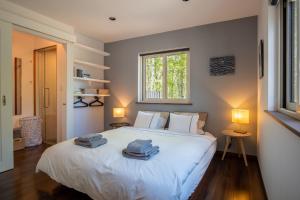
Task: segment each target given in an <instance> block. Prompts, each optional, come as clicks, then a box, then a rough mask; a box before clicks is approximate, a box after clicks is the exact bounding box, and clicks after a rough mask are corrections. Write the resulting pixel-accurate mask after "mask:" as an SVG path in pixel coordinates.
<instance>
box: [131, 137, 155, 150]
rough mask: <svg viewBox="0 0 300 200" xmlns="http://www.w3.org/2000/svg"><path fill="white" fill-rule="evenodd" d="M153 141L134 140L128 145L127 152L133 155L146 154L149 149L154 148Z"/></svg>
mask: <svg viewBox="0 0 300 200" xmlns="http://www.w3.org/2000/svg"><path fill="white" fill-rule="evenodd" d="M151 143H152V140H139V139H137V140H134V141H133V142H130V143H129V144H128V145H127V151H128V152H133V153H145V152H146V151H147V149H149V148H152V144H151Z"/></svg>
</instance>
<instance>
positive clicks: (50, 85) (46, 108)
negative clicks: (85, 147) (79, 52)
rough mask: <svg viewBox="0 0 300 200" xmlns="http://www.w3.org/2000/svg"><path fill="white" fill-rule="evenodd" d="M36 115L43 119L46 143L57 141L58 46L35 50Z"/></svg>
mask: <svg viewBox="0 0 300 200" xmlns="http://www.w3.org/2000/svg"><path fill="white" fill-rule="evenodd" d="M34 65H35V66H34V72H35V73H34V74H35V86H34V87H35V99H34V101H35V107H34V115H36V116H39V117H40V118H41V121H42V138H43V142H44V143H46V144H55V143H57V49H56V46H50V47H45V48H42V49H37V50H34Z"/></svg>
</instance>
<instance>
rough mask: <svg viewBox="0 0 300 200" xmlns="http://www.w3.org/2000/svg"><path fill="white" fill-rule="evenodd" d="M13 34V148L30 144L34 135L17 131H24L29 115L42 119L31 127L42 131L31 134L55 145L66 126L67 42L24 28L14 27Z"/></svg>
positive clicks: (20, 147)
mask: <svg viewBox="0 0 300 200" xmlns="http://www.w3.org/2000/svg"><path fill="white" fill-rule="evenodd" d="M12 36H13V37H12V38H13V42H12V58H13V59H12V60H13V61H14V67H13V71H14V79H15V80H14V81H13V82H14V92H13V96H14V98H13V99H14V102H13V103H14V106H13V108H14V116H13V122H14V123H13V124H14V127H13V128H14V131H13V132H14V133H13V135H14V150H19V149H22V148H26V147H27V146H28V145H29V142H28V138H29V137H31V135H30V136H28V135H27V136H24V134H20V133H19V134H17V132H18V131H19V132H20V130H22V127H21V124H20V122H21V121H22V120H23V122H24V119H27V118H28V117H29V118H34V119H36V120H39V121H40V122H39V123H38V125H36V124H35V125H34V126H35V127H29V128H30V130H40V131H39V134H38V133H37V132H38V131H37V132H35V133H32V134H34V135H32V137H35V138H42V139H36V141H42V142H43V143H46V144H49V145H53V144H56V143H57V142H60V141H62V140H63V138H64V136H63V133H64V132H65V126H66V118H65V117H66V115H65V112H66V106H65V105H66V103H65V102H66V89H65V87H64V86H65V85H66V78H65V76H66V53H65V48H64V45H63V44H61V43H59V42H56V41H53V40H50V39H47V38H44V37H41V36H38V35H34V34H31V33H28V32H24V31H17V30H13V33H12ZM28 123H30V122H28ZM31 124H33V123H31ZM25 126H26V125H25ZM36 127H38V128H36ZM37 135H38V136H37ZM32 140H34V138H32ZM36 143H37V144H40V142H36ZM34 144H35V142H34V141H33V144H32V145H34Z"/></svg>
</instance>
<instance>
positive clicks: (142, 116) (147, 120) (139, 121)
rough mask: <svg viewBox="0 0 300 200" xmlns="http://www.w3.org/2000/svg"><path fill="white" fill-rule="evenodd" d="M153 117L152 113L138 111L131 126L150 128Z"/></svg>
mask: <svg viewBox="0 0 300 200" xmlns="http://www.w3.org/2000/svg"><path fill="white" fill-rule="evenodd" d="M153 117H154V114H153V113H146V112H142V111H139V112H138V114H137V117H136V119H135V122H134V125H133V127H135V128H150V125H151V122H152V119H153Z"/></svg>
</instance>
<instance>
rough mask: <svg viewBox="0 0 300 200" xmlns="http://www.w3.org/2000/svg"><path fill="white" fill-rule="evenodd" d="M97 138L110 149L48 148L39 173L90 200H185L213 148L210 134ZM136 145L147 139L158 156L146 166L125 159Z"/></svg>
mask: <svg viewBox="0 0 300 200" xmlns="http://www.w3.org/2000/svg"><path fill="white" fill-rule="evenodd" d="M101 134H102V135H103V136H104V137H106V138H107V139H108V143H107V144H105V145H103V146H101V147H98V148H95V149H89V148H84V147H80V146H77V145H74V139H71V140H68V141H65V142H62V143H59V144H56V145H54V146H52V147H50V148H48V149H47V150H46V151H45V152H44V153H43V155H42V156H41V158H40V160H39V162H38V164H37V168H36V169H37V171H43V172H45V173H46V174H48V175H49V176H50V177H51V178H52V179H54V180H55V181H57V182H59V183H61V184H63V185H66V186H67V187H70V188H74V189H76V190H78V191H80V192H83V193H86V194H88V195H89V196H90V197H91V198H93V199H151V200H155V199H166V200H167V199H187V198H188V197H189V196H190V195H191V193H192V192H193V190H194V189H195V187H196V186H197V184H198V183H199V182H200V179H201V177H202V175H203V174H204V172H205V170H206V168H207V166H208V165H209V162H210V160H211V157H212V155H213V153H214V152H215V144H216V138H215V137H213V136H212V135H210V134H206V135H198V134H186V133H177V132H171V131H167V130H153V129H138V128H129V127H123V128H119V129H114V130H110V131H106V132H103V133H101ZM135 139H151V140H152V141H153V144H154V145H158V146H159V147H160V152H159V154H157V155H155V156H154V157H153V158H151V159H150V160H148V161H141V160H135V159H127V158H124V157H123V156H122V154H121V151H122V149H123V148H124V147H126V146H127V144H128V143H129V142H131V141H133V140H135Z"/></svg>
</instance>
